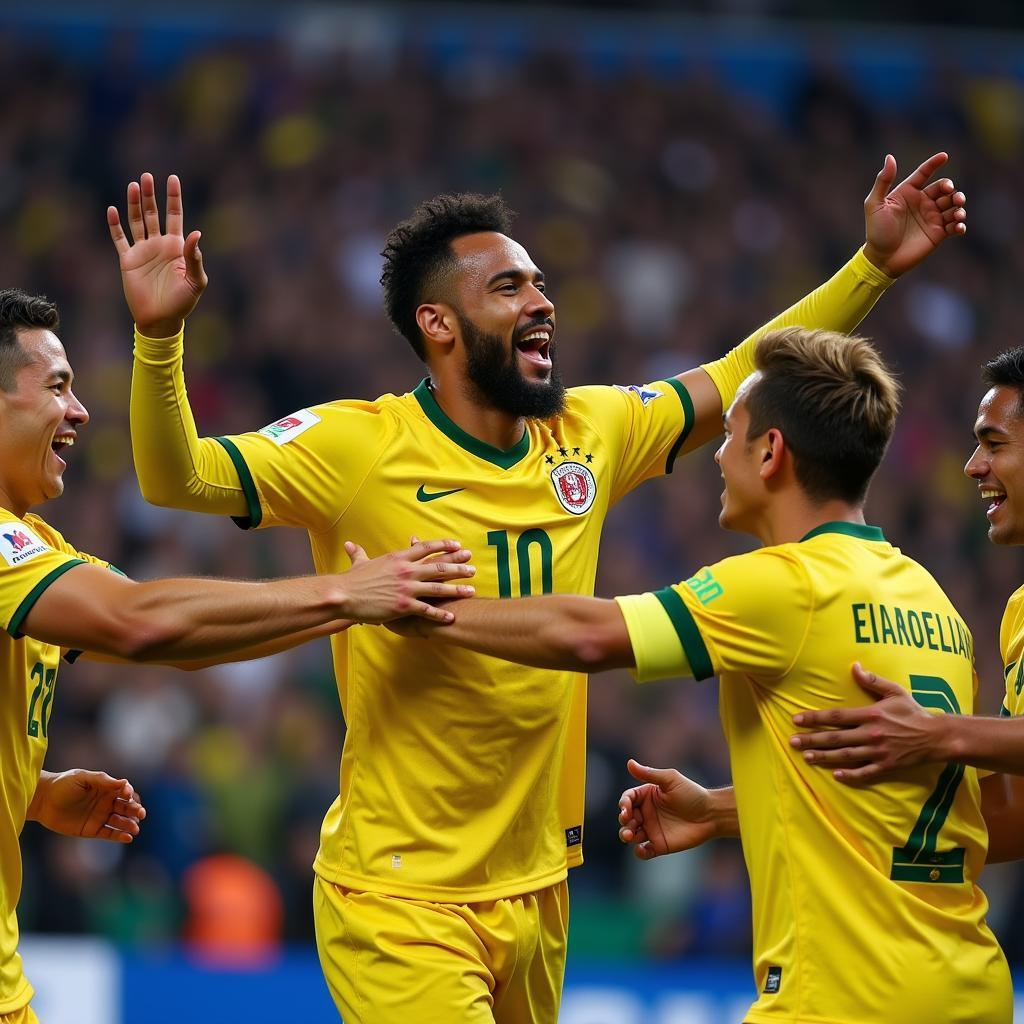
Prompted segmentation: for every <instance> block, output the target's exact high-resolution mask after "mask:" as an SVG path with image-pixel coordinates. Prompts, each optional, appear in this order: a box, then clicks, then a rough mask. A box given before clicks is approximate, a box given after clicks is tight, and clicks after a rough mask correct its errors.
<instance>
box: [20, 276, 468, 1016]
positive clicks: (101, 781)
mask: <svg viewBox="0 0 1024 1024" xmlns="http://www.w3.org/2000/svg"><path fill="white" fill-rule="evenodd" d="M57 324H58V318H57V310H56V308H55V307H54V306H53V305H52V304H51V303H49V302H47V301H46V300H45V299H43V298H40V297H38V296H30V295H26V294H25V293H23V292H20V291H16V290H13V289H6V290H2V291H0V625H2V627H3V629H4V630H5V632H3V633H0V680H2V682H3V687H4V699H3V706H2V712H0V716H2V727H0V1024H29V1022H32V1021H34V1020H35V1014H34V1013H33V1012H32V1010H31V1008H30V1007H29V1001H30V999H31V998H32V987H31V985H30V984H29V982H28V980H27V979H26V977H25V975H24V973H23V971H22V965H21V958H20V957H19V956H18V953H17V946H18V920H17V916H16V908H17V905H18V897H19V894H20V892H21V880H22V862H21V849H20V846H19V843H18V837H19V835H20V833H21V830H22V826H23V825H24V824H25V821H26V820H29V819H35V820H39V821H40V822H42V823H43V824H44V825H46V826H47V827H49V828H51V829H54V830H57V831H64V832H69V831H71V832H73V833H74V834H77V835H87V836H99V837H101V838H113V839H116V840H118V841H126V840H128V839H130V837H131V836H132V835H134V834H135V833H136V832H137V831H138V828H137V822H138V820H139V819H140V818H141V817H142V809H141V806H140V805H139V803H138V800H137V799H135V795H134V791H133V790H132V789H131V786H130V785H129V784H128V783H127V782H126V781H125V780H117V779H111V778H110V777H109V776H105V775H103V774H102V773H95V772H92V773H83V772H75V773H72V772H67V773H62V774H61V775H54V774H53V773H51V772H45V771H43V770H42V765H43V759H44V757H45V755H46V748H47V742H48V735H47V734H48V728H49V719H50V713H51V711H52V709H53V700H54V691H55V687H56V683H57V669H58V666H59V663H60V659H61V654H62V651H63V653H64V654H65V655H66V656H67V657H68V658H69V659H73V657H74V656H76V655H77V654H80V653H82V652H83V651H84V652H86V656H89V655H90V654H93V655H96V656H100V657H101V658H103V659H105V660H110V659H117V660H121V659H127V660H132V661H158V662H166V663H170V664H180V665H181V667H188V668H198V667H201V666H202V665H204V664H215V663H217V662H220V661H231V660H240V659H242V658H250V657H259V656H262V655H265V654H270V653H273V652H274V651H276V650H282V649H284V648H285V647H291V646H293V645H295V644H296V643H300V642H302V641H303V640H306V639H312V638H313V637H316V636H325V635H327V634H328V633H332V632H335V631H337V630H339V629H345V628H346V627H347V626H348V625H349V620H351V619H359V620H366V621H372V622H380V621H382V620H384V619H386V618H389V617H391V616H394V615H398V614H404V610H405V609H407V608H410V607H412V608H415V609H416V610H417V612H418V613H419V614H423V615H427V616H429V617H432V618H435V619H436V618H437V616H438V614H439V609H436V608H433V607H431V606H429V605H427V604H424V603H423V600H422V599H423V598H425V597H438V596H440V595H447V596H451V595H452V593H453V591H452V589H451V588H450V587H448V586H446V585H445V584H444V583H442V582H437V581H443V580H447V579H456V578H459V577H462V576H467V575H469V573H470V572H471V571H472V570H471V568H470V567H468V566H465V565H462V564H453V565H450V566H448V565H447V563H445V564H439V563H431V562H430V561H423V559H424V558H425V557H426V556H429V555H432V554H437V553H440V552H442V551H446V552H449V553H450V555H452V556H454V560H455V562H459V561H460V560H462V559H464V557H465V552H459V551H458V545H457V544H455V543H454V542H452V541H447V542H442V541H432V542H429V543H425V544H419V545H414V546H413V547H412V548H410V549H409V550H408V551H405V552H402V553H400V554H398V555H397V556H394V557H388V558H380V559H375V560H374V561H372V562H371V561H368V560H367V559H366V558H365V556H364V555H363V554H362V552H361V550H360V549H358V548H356V547H355V546H354V545H353V546H352V548H351V550H352V552H353V554H354V555H355V558H356V561H357V562H358V564H357V565H356V566H354V568H353V569H352V571H351V572H348V573H346V574H344V575H339V576H321V577H311V578H310V577H307V578H304V579H293V580H280V581H275V582H271V583H231V582H227V581H223V580H196V579H177V580H175V579H169V580H155V581H152V582H147V583H135V582H133V581H131V580H129V579H127V578H126V577H125V576H124V575H122V574H121V573H119V572H118V571H117V570H116V569H115V570H114V571H111V570H112V569H113V566H111V565H110V564H109V563H108V562H105V561H103V560H101V559H99V558H96V557H94V556H92V555H86V554H83V553H82V552H80V551H77V550H75V548H73V547H72V546H71V545H70V544H69V543H68V542H67V541H66V540H65V539H64V538H63V537H62V536H61V535H60V534H59V533H58V532H57V531H56V530H55V529H53V528H52V527H51V526H49V525H48V524H47V523H46V522H44V520H42V519H41V518H40V517H39V516H36V515H33V514H31V513H30V512H29V511H28V510H29V509H30V508H32V507H34V506H35V505H38V504H40V503H42V502H44V501H48V500H49V499H51V498H56V497H58V496H59V495H60V494H61V493H62V492H63V490H64V480H63V474H64V470H65V468H66V465H65V462H64V459H63V458H62V456H61V455H60V454H58V453H59V452H64V453H65V454H66V452H67V449H68V448H69V447H70V446H71V445H72V444H74V442H75V439H76V438H77V434H78V430H79V429H80V428H81V427H82V426H83V425H84V424H85V423H87V422H88V419H89V414H88V412H87V411H86V409H85V407H84V406H83V405H82V403H81V402H80V401H79V400H78V398H77V397H76V396H75V393H74V391H73V390H72V383H73V374H72V371H71V366H70V365H69V363H68V360H67V356H66V355H65V353H64V348H63V346H62V345H61V343H60V341H59V340H58V338H57V336H56V334H55V333H54V331H55V330H56V329H57ZM462 592H468V588H467V590H463V591H462ZM108 825H110V826H112V828H108V827H107V826H108ZM115 832H116V833H117V834H116V835H115Z"/></svg>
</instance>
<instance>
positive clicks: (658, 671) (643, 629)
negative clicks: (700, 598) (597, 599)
mask: <svg viewBox="0 0 1024 1024" xmlns="http://www.w3.org/2000/svg"><path fill="white" fill-rule="evenodd" d="M615 601H616V603H617V604H618V606H619V610H620V611H621V612H622V617H623V618H624V619H625V620H626V631H627V632H628V633H629V638H630V641H631V642H632V644H633V656H634V658H636V661H637V663H636V667H635V668H634V669H633V670H632V673H633V677H634V678H635V679H636V681H637V682H638V683H646V682H650V680H652V679H664V678H665V677H666V676H689V675H693V672H692V670H691V669H690V663H689V662H688V661H687V660H686V651H684V650H683V649H682V647H681V646H680V644H679V634H678V633H676V631H675V627H674V626H673V625H672V620H671V619H670V618H669V617H668V616H667V615H665V614H664V613H663V608H662V605H661V602H660V601H659V600H658V599H657V597H655V596H654V594H629V595H627V596H625V597H617V598H615ZM641 659H643V660H642V662H641Z"/></svg>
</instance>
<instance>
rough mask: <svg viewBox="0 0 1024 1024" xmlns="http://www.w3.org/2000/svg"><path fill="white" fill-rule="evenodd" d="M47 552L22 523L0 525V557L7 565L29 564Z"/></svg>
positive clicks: (44, 546)
mask: <svg viewBox="0 0 1024 1024" xmlns="http://www.w3.org/2000/svg"><path fill="white" fill-rule="evenodd" d="M49 550H50V548H49V547H48V546H47V545H46V544H44V543H43V542H42V541H41V540H40V539H39V538H38V537H37V536H36V535H35V534H34V533H33V532H32V531H31V530H30V529H29V528H28V527H27V526H26V525H25V524H24V523H18V522H13V523H0V555H3V557H4V560H5V561H6V562H7V564H8V565H21V564H22V563H23V562H30V561H32V559H33V558H36V557H37V556H38V555H42V554H44V553H45V552H47V551H49Z"/></svg>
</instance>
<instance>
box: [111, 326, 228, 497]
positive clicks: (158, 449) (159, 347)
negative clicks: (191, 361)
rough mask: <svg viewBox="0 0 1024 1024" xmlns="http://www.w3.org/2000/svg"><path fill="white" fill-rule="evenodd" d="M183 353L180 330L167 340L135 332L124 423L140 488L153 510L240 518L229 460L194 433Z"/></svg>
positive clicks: (212, 440) (194, 427) (212, 441)
mask: <svg viewBox="0 0 1024 1024" xmlns="http://www.w3.org/2000/svg"><path fill="white" fill-rule="evenodd" d="M183 353H184V329H183V330H182V333H180V334H178V335H177V337H175V338H168V339H153V338H147V337H146V336H145V335H142V334H139V332H138V331H136V332H135V363H134V367H135V369H134V372H133V374H132V392H131V404H130V407H129V420H130V423H131V433H132V451H133V454H134V457H135V472H136V474H137V475H138V478H139V487H140V488H141V489H142V494H143V496H144V497H145V498H146V500H147V501H151V502H153V504H155V505H164V506H167V507H168V508H184V509H189V510H191V511H194V512H212V513H214V514H216V515H230V516H244V515H245V514H246V505H245V495H244V494H243V492H242V487H241V484H240V483H239V480H238V473H237V472H236V471H235V468H234V466H233V465H232V463H231V459H230V458H229V457H228V455H227V452H225V451H224V449H223V448H222V447H221V446H220V445H219V444H218V443H217V442H216V441H215V440H214V439H213V438H208V437H207V438H202V439H200V437H199V434H198V432H197V431H196V423H195V419H194V418H193V416H192V409H191V407H190V406H189V404H188V394H187V393H186V390H185V375H184V373H183V371H182V365H181V361H182V356H183Z"/></svg>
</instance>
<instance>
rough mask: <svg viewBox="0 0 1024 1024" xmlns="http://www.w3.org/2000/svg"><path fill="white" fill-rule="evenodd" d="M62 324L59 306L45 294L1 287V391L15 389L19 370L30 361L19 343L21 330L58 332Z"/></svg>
mask: <svg viewBox="0 0 1024 1024" xmlns="http://www.w3.org/2000/svg"><path fill="white" fill-rule="evenodd" d="M59 326H60V316H59V315H58V313H57V307H56V306H55V305H54V304H53V303H52V302H50V300H49V299H47V298H46V296H45V295H29V294H28V293H27V292H23V291H21V289H20V288H3V289H0V390H3V391H13V390H14V388H15V386H16V384H17V377H18V370H20V369H21V368H22V367H23V366H26V365H27V364H28V363H29V361H30V360H29V357H28V356H27V355H26V354H25V351H24V350H23V349H22V347H21V345H20V344H19V342H18V331H19V330H33V329H34V328H42V329H44V330H47V331H55V330H57V328H58V327H59Z"/></svg>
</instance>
